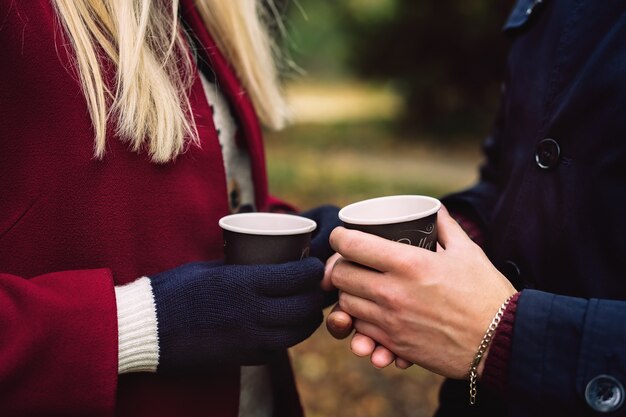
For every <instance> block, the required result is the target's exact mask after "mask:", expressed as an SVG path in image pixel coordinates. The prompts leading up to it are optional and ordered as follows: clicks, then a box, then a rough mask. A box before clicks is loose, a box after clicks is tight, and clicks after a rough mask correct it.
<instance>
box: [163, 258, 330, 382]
mask: <svg viewBox="0 0 626 417" xmlns="http://www.w3.org/2000/svg"><path fill="white" fill-rule="evenodd" d="M323 275H324V265H323V264H322V263H321V262H320V261H319V260H318V259H316V258H307V259H304V260H302V261H297V262H290V263H286V264H281V265H254V266H245V265H223V264H219V263H206V262H197V263H190V264H186V265H183V266H180V267H178V268H175V269H172V270H169V271H166V272H163V273H160V274H158V275H156V276H154V277H151V280H152V289H153V292H154V299H155V305H156V313H157V320H158V332H159V366H158V369H157V371H158V372H167V373H175V372H181V371H189V370H194V369H195V370H197V369H201V368H206V367H212V366H215V365H220V364H232V365H235V364H236V365H256V364H262V363H266V362H268V361H269V360H270V359H271V358H272V355H274V354H275V353H276V352H279V351H281V350H284V349H286V348H288V347H291V346H294V345H296V344H297V343H299V342H301V341H303V340H304V339H306V338H307V337H309V336H310V335H311V334H312V333H313V332H314V331H315V329H317V327H318V326H319V325H320V323H321V322H322V318H323V317H322V303H323V295H322V291H321V290H320V288H319V287H320V281H321V279H322V277H323Z"/></svg>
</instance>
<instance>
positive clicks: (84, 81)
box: [54, 0, 288, 162]
mask: <svg viewBox="0 0 626 417" xmlns="http://www.w3.org/2000/svg"><path fill="white" fill-rule="evenodd" d="M268 2H269V4H270V6H271V9H270V10H275V9H273V7H274V5H273V3H271V0H268ZM54 3H55V4H56V8H57V11H58V15H59V17H60V19H61V22H62V23H63V25H64V27H65V30H66V33H67V35H68V36H69V39H70V41H71V44H72V46H73V49H74V55H75V59H76V65H77V68H78V74H79V77H80V83H81V86H82V90H83V92H84V95H85V98H86V101H87V107H88V109H89V114H90V117H91V121H92V123H93V126H94V131H95V143H94V147H95V149H94V154H95V156H96V157H97V158H102V157H103V156H104V154H105V150H106V136H107V135H106V132H107V125H108V122H109V120H110V119H113V120H114V122H115V128H116V133H117V134H118V135H119V136H120V137H121V138H122V139H123V140H124V141H127V142H128V143H129V144H130V147H131V149H133V150H134V151H137V152H139V151H141V150H144V149H145V150H146V151H147V152H148V153H149V155H150V157H151V158H152V160H153V161H155V162H167V161H170V160H172V159H174V158H175V157H176V156H177V155H179V154H180V153H182V152H184V150H185V148H186V145H187V143H186V142H187V141H190V142H192V143H196V144H199V138H198V134H197V131H196V129H195V124H194V121H193V117H192V112H191V108H190V103H189V100H188V92H189V88H190V87H191V84H192V82H193V74H194V70H193V68H194V63H193V62H192V60H193V56H192V54H191V53H190V51H189V45H188V41H187V39H186V37H185V34H184V31H183V30H181V28H180V24H179V17H178V16H179V14H178V12H179V0H171V3H170V2H168V1H159V0H107V1H102V0H54ZM168 3H169V4H171V5H170V6H169V7H164V6H163V4H168ZM195 3H196V6H197V8H198V11H199V12H200V15H201V16H202V19H203V21H204V23H205V24H206V26H207V27H208V28H209V30H210V32H211V34H212V35H213V37H214V38H215V41H216V42H217V44H218V46H219V47H220V50H221V51H222V52H223V53H224V55H225V56H226V58H227V59H228V60H229V62H230V63H231V65H232V66H233V68H234V69H235V71H236V73H237V75H238V77H239V79H240V80H241V82H242V84H243V87H244V89H245V90H246V92H247V93H248V94H249V96H250V98H251V100H252V102H253V104H254V106H255V109H256V111H257V113H258V115H259V118H260V119H261V121H262V122H263V123H264V124H266V125H267V126H268V127H271V128H275V129H279V128H281V127H283V126H284V124H285V122H286V120H287V118H288V112H287V106H286V103H285V101H284V99H283V96H282V94H281V91H280V87H279V83H278V76H277V70H276V67H275V64H274V63H275V61H274V59H275V55H274V50H275V48H274V46H273V44H272V42H271V38H270V36H269V35H268V33H267V29H266V26H265V24H264V22H265V19H266V18H267V17H266V16H265V13H266V9H265V8H263V7H260V6H259V4H258V3H257V0H196V1H195ZM105 60H108V62H107V63H110V64H111V65H113V67H114V69H115V74H116V77H115V79H114V80H107V79H105V78H104V71H103V63H104V62H105ZM110 84H112V85H110Z"/></svg>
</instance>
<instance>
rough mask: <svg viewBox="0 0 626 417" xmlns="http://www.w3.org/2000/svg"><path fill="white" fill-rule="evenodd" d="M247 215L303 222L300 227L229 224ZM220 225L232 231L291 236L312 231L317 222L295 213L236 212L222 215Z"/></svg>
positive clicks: (247, 233)
mask: <svg viewBox="0 0 626 417" xmlns="http://www.w3.org/2000/svg"><path fill="white" fill-rule="evenodd" d="M246 217H257V218H266V219H269V218H274V219H278V218H281V217H282V218H289V219H290V220H297V221H299V222H301V223H302V226H300V227H292V228H287V229H253V228H250V227H242V226H238V225H233V224H229V221H232V220H233V219H235V218H238V219H241V218H244V219H245V218H246ZM219 226H220V227H221V228H222V229H224V230H228V231H230V232H236V233H243V234H246V235H263V236H291V235H300V234H305V233H311V232H312V231H314V230H315V229H316V228H317V223H315V221H313V220H311V219H308V218H306V217H302V216H296V215H294V214H286V213H258V212H254V213H235V214H229V215H227V216H224V217H222V218H221V219H220V220H219Z"/></svg>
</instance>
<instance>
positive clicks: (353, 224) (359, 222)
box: [339, 195, 441, 252]
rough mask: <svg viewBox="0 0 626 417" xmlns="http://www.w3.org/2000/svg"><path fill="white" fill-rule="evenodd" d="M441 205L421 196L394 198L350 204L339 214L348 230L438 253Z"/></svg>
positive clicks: (435, 200) (399, 196)
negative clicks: (438, 219) (438, 220)
mask: <svg viewBox="0 0 626 417" xmlns="http://www.w3.org/2000/svg"><path fill="white" fill-rule="evenodd" d="M440 208H441V202H440V201H439V200H437V199H436V198H432V197H428V196H422V195H395V196H388V197H379V198H372V199H369V200H363V201H359V202H357V203H354V204H350V205H348V206H346V207H344V208H343V209H341V210H340V211H339V219H341V221H342V222H343V224H344V226H345V227H346V228H347V229H355V230H360V231H362V232H366V233H371V234H374V235H377V236H380V237H383V238H385V239H389V240H394V241H396V242H401V243H406V244H409V245H413V246H417V247H420V248H424V249H428V250H431V251H433V252H436V251H437V212H438V211H439V209H440Z"/></svg>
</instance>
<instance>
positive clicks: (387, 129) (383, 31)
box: [266, 0, 512, 417]
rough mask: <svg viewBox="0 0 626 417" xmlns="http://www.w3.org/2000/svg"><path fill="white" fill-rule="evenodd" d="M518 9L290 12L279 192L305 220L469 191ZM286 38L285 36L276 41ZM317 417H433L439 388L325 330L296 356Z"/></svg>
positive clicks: (302, 6) (275, 143) (453, 5)
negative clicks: (379, 202) (290, 114)
mask: <svg viewBox="0 0 626 417" xmlns="http://www.w3.org/2000/svg"><path fill="white" fill-rule="evenodd" d="M511 5H512V1H510V0H506V1H493V0H491V1H490V0H473V1H467V0H344V1H338V2H331V1H324V0H280V1H276V6H277V7H278V9H279V11H280V13H281V14H282V15H283V16H284V17H283V22H284V25H285V28H286V33H285V36H284V37H283V42H284V45H282V48H283V50H285V51H286V53H285V58H286V59H285V61H286V64H285V68H284V73H285V74H286V75H285V86H286V93H287V97H288V99H289V101H290V104H291V106H292V108H293V110H294V124H293V125H292V126H290V127H289V128H287V129H285V130H283V131H281V132H267V133H266V145H267V157H268V170H269V180H270V188H271V191H272V193H273V194H275V195H277V196H280V197H281V198H283V199H286V200H288V201H290V202H292V203H294V204H296V205H297V206H298V207H300V208H302V209H307V208H310V207H313V206H316V205H319V204H324V203H333V204H336V205H338V206H343V205H345V204H348V203H351V202H354V201H357V200H360V199H363V198H369V197H376V196H382V195H389V194H428V195H432V196H437V197H438V196H442V195H444V194H446V193H449V192H452V191H455V190H459V189H461V188H463V187H467V186H469V185H471V184H472V183H473V182H474V181H475V180H476V178H477V167H478V166H479V164H480V161H481V155H480V143H481V141H482V139H483V137H484V136H485V135H486V134H487V133H488V131H489V126H490V123H491V120H492V117H493V115H494V113H495V111H496V108H497V102H498V95H499V90H500V85H501V82H502V80H503V78H504V62H505V54H506V48H507V42H506V39H505V37H504V36H503V35H502V34H501V32H500V28H501V27H502V25H503V23H504V20H505V18H506V15H507V13H508V11H509V9H510V7H511ZM277 30H280V28H277ZM291 353H292V357H293V360H294V368H295V371H296V378H297V383H298V386H299V388H300V392H301V396H302V400H303V403H304V406H305V410H306V413H307V415H308V417H353V416H359V417H391V416H394V417H404V416H407V417H408V416H412V417H419V416H430V415H432V413H433V411H434V410H435V408H436V405H437V393H438V388H439V385H440V383H441V381H442V378H441V377H440V376H438V375H434V374H432V373H430V372H428V371H425V370H423V369H421V368H419V367H417V366H413V367H412V368H410V369H409V370H406V371H400V370H398V369H396V368H394V367H393V366H391V367H389V368H387V369H384V370H378V369H375V368H373V367H372V366H371V365H369V361H368V360H367V359H362V358H357V357H356V356H354V355H352V354H351V353H350V350H349V339H348V340H343V341H337V340H334V339H332V338H331V337H330V336H328V334H327V333H326V330H325V328H323V327H322V328H320V329H319V330H318V331H317V332H316V333H315V334H314V335H313V337H311V338H310V339H309V340H307V341H305V342H303V343H302V344H300V345H298V346H296V347H295V348H294V349H292V352H291Z"/></svg>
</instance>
